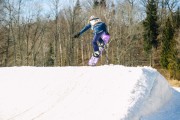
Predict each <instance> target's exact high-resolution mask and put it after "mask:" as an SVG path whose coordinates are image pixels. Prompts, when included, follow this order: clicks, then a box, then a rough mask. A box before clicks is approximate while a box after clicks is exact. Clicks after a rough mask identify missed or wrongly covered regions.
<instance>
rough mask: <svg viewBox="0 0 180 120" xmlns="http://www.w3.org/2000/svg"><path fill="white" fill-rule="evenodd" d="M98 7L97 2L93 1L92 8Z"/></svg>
mask: <svg viewBox="0 0 180 120" xmlns="http://www.w3.org/2000/svg"><path fill="white" fill-rule="evenodd" d="M98 6H99V2H98V1H97V0H94V3H93V8H97V7H98Z"/></svg>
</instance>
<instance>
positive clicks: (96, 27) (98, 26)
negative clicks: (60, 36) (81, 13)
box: [80, 22, 107, 35]
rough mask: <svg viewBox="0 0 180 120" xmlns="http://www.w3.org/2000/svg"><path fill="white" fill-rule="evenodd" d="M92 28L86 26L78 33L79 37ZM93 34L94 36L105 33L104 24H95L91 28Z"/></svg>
mask: <svg viewBox="0 0 180 120" xmlns="http://www.w3.org/2000/svg"><path fill="white" fill-rule="evenodd" d="M91 27H92V26H91V24H88V25H86V26H85V27H84V28H83V29H82V30H81V31H80V35H81V34H83V33H84V32H85V31H87V30H88V29H90V28H91ZM92 30H93V33H94V34H98V33H100V32H106V33H107V26H106V24H105V23H104V22H99V23H97V24H95V25H94V26H93V27H92Z"/></svg>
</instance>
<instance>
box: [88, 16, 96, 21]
mask: <svg viewBox="0 0 180 120" xmlns="http://www.w3.org/2000/svg"><path fill="white" fill-rule="evenodd" d="M95 18H97V17H95V16H94V15H93V16H91V17H90V18H89V21H91V20H93V19H95Z"/></svg>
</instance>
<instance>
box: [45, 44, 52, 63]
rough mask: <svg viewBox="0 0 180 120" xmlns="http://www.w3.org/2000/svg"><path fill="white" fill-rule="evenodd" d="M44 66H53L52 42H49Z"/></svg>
mask: <svg viewBox="0 0 180 120" xmlns="http://www.w3.org/2000/svg"><path fill="white" fill-rule="evenodd" d="M46 66H54V50H53V45H52V43H50V44H49V51H48V53H47V61H46Z"/></svg>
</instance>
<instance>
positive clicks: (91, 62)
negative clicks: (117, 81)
mask: <svg viewBox="0 0 180 120" xmlns="http://www.w3.org/2000/svg"><path fill="white" fill-rule="evenodd" d="M101 38H102V40H103V41H104V47H99V52H100V55H99V57H94V56H93V55H92V56H91V58H90V59H89V62H88V65H89V66H95V65H96V64H97V63H98V60H99V58H100V57H101V55H102V53H103V51H104V48H105V46H106V45H107V43H108V41H109V39H110V35H107V34H105V33H104V34H103V35H102V36H101Z"/></svg>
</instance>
